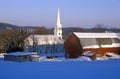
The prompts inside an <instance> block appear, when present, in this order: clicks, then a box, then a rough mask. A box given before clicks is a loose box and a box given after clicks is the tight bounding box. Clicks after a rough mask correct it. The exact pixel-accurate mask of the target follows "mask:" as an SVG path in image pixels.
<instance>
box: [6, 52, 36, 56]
mask: <svg viewBox="0 0 120 79" xmlns="http://www.w3.org/2000/svg"><path fill="white" fill-rule="evenodd" d="M36 54H37V53H36V52H34V53H32V52H12V53H8V54H5V55H14V56H23V55H36Z"/></svg>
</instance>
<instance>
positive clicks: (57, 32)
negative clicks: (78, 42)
mask: <svg viewBox="0 0 120 79" xmlns="http://www.w3.org/2000/svg"><path fill="white" fill-rule="evenodd" d="M54 35H56V36H58V37H59V38H60V39H62V25H61V23H60V10H59V8H58V14H57V23H56V26H55V28H54Z"/></svg>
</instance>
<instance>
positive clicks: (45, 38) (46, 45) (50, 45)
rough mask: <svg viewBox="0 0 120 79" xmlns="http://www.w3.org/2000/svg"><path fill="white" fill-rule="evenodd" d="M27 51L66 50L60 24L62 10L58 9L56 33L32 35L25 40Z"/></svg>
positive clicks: (48, 51)
mask: <svg viewBox="0 0 120 79" xmlns="http://www.w3.org/2000/svg"><path fill="white" fill-rule="evenodd" d="M24 42H25V49H24V51H27V52H32V51H34V52H38V53H58V52H64V41H63V39H62V25H61V24H60V12H59V9H58V16H57V24H56V26H55V29H54V35H30V36H29V37H28V38H26V39H25V40H24Z"/></svg>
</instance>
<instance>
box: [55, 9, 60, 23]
mask: <svg viewBox="0 0 120 79" xmlns="http://www.w3.org/2000/svg"><path fill="white" fill-rule="evenodd" d="M56 25H61V24H60V10H59V8H58V15H57V24H56Z"/></svg>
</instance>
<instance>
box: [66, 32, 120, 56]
mask: <svg viewBox="0 0 120 79" xmlns="http://www.w3.org/2000/svg"><path fill="white" fill-rule="evenodd" d="M119 35H120V34H119V33H108V32H106V33H81V32H73V33H72V34H71V35H70V36H68V37H67V39H66V40H65V57H66V58H77V57H79V56H80V55H82V54H83V53H84V52H94V53H95V54H96V56H97V55H102V56H103V55H105V54H106V53H108V52H109V53H117V54H120V36H119Z"/></svg>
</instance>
